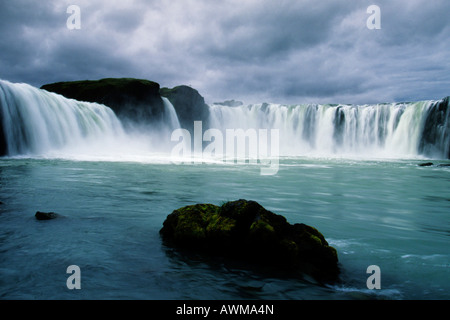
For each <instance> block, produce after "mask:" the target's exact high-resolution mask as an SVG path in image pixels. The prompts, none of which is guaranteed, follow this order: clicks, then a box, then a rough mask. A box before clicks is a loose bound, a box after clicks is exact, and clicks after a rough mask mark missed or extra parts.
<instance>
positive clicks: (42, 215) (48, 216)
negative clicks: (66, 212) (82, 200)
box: [34, 211, 60, 220]
mask: <svg viewBox="0 0 450 320" xmlns="http://www.w3.org/2000/svg"><path fill="white" fill-rule="evenodd" d="M34 216H35V217H36V219H37V220H52V219H56V218H58V217H60V215H59V214H57V213H55V212H42V211H37V212H36V214H35V215H34Z"/></svg>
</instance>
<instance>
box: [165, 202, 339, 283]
mask: <svg viewBox="0 0 450 320" xmlns="http://www.w3.org/2000/svg"><path fill="white" fill-rule="evenodd" d="M160 234H161V237H162V238H163V240H164V241H165V243H166V244H167V245H169V246H173V247H179V248H186V249H191V250H196V251H201V252H204V253H207V254H211V255H215V256H223V257H230V258H238V259H241V260H245V261H251V262H256V263H257V264H258V265H265V266H272V267H275V268H277V270H286V271H288V272H293V273H295V274H298V273H300V274H302V275H304V274H308V275H310V276H312V277H313V278H315V279H316V280H317V281H318V282H322V283H323V282H335V281H337V280H338V276H339V267H338V256H337V252H336V250H335V249H334V248H333V247H331V246H329V245H328V243H327V241H326V240H325V238H324V236H323V235H322V234H321V233H320V232H319V231H318V230H316V229H315V228H313V227H310V226H307V225H305V224H298V223H297V224H294V225H291V224H290V223H288V222H287V221H286V218H285V217H283V216H281V215H278V214H275V213H272V212H270V211H268V210H266V209H265V208H263V207H262V206H261V205H260V204H258V203H257V202H255V201H247V200H237V201H232V202H227V203H225V204H223V205H222V206H220V207H219V206H216V205H213V204H196V205H190V206H186V207H183V208H180V209H177V210H175V211H173V212H172V213H171V214H169V215H168V216H167V218H166V220H165V221H164V223H163V228H162V229H161V230H160Z"/></svg>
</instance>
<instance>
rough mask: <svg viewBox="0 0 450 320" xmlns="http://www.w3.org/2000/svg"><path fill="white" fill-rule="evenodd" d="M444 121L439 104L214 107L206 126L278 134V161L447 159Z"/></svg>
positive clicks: (449, 135)
mask: <svg viewBox="0 0 450 320" xmlns="http://www.w3.org/2000/svg"><path fill="white" fill-rule="evenodd" d="M436 106H439V108H437V107H436ZM437 112H438V115H436V113H437ZM449 119H450V111H449V106H448V99H444V100H441V101H437V102H436V101H421V102H415V103H392V104H377V105H316V104H308V105H279V104H267V103H263V104H252V105H247V106H236V107H229V106H223V105H220V104H213V105H210V120H209V122H210V124H211V127H213V128H218V129H220V130H222V131H224V130H226V129H228V128H242V129H249V128H255V129H260V128H265V129H274V128H275V129H278V130H279V132H280V154H281V155H282V156H305V155H306V156H357V157H382V158H409V157H418V156H425V157H435V158H449V157H450V154H449V152H450V120H449ZM430 131H432V134H430Z"/></svg>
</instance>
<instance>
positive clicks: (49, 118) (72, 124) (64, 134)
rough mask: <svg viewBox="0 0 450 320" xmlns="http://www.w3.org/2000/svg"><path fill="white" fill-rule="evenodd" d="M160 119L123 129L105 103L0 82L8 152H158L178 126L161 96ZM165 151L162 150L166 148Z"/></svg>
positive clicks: (127, 155)
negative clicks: (154, 127) (153, 127)
mask: <svg viewBox="0 0 450 320" xmlns="http://www.w3.org/2000/svg"><path fill="white" fill-rule="evenodd" d="M163 102H164V106H165V114H164V122H165V123H163V124H161V126H159V127H158V130H159V131H166V132H164V133H161V132H159V133H158V132H156V133H155V132H154V131H156V130H151V128H150V129H149V128H146V129H142V128H138V130H135V131H133V132H132V133H131V132H126V131H125V129H124V127H123V126H122V123H121V121H120V120H119V119H118V118H117V117H116V115H115V114H114V112H113V111H112V110H111V109H110V108H109V107H107V106H105V105H101V104H97V103H89V102H81V101H77V100H73V99H67V98H65V97H63V96H61V95H58V94H55V93H51V92H47V91H45V90H40V89H37V88H34V87H32V86H30V85H27V84H13V83H10V82H8V81H0V133H1V134H0V140H2V141H0V145H2V148H1V149H3V150H1V151H2V154H5V155H8V156H18V155H32V156H36V155H38V156H61V157H65V156H69V157H72V156H73V155H77V156H80V155H81V156H83V157H84V158H89V156H92V155H95V156H104V157H109V158H112V160H120V159H125V160H132V157H133V156H138V157H139V156H142V155H148V154H149V153H152V152H154V151H161V150H162V149H164V148H163V146H164V145H166V146H167V142H170V139H169V138H170V132H171V131H172V130H174V129H175V128H178V127H179V122H178V118H177V116H176V112H175V109H174V107H173V106H172V104H171V103H170V102H169V101H168V100H167V99H165V98H164V99H163ZM166 151H167V150H166Z"/></svg>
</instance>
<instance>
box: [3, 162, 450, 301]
mask: <svg viewBox="0 0 450 320" xmlns="http://www.w3.org/2000/svg"><path fill="white" fill-rule="evenodd" d="M420 162H423V160H422V161H420V160H392V161H386V160H380V161H377V160H351V159H317V158H287V159H281V160H280V168H279V171H278V173H277V174H276V175H274V176H261V175H260V174H259V173H260V168H259V167H258V166H257V165H226V164H186V165H180V164H171V163H166V164H164V163H162V164H161V163H160V164H152V163H138V162H94V161H71V160H55V159H24V158H22V159H21V158H16V159H2V160H0V184H1V185H0V186H1V193H0V201H1V202H2V204H1V205H0V297H1V298H2V299H288V300H302V299H449V298H450V284H449V280H450V268H449V266H450V249H449V236H450V192H449V190H450V167H437V166H434V167H419V166H418V163H420ZM440 163H442V161H441V162H440ZM447 163H448V161H447ZM241 198H242V199H248V200H255V201H258V202H259V203H260V204H261V205H263V206H264V207H265V208H267V209H269V210H271V211H273V212H275V213H278V214H282V215H284V216H285V217H286V218H287V220H288V221H289V222H290V223H306V224H309V225H312V226H315V227H316V228H317V229H318V230H319V231H321V232H322V233H323V234H324V236H325V238H326V239H327V240H328V242H329V243H330V244H331V245H332V246H334V247H335V248H336V249H337V251H338V256H339V260H340V265H341V270H342V284H339V285H334V286H325V287H323V286H319V285H317V284H315V283H313V282H311V281H308V279H305V280H294V279H283V278H275V277H266V276H263V275H261V274H259V273H258V272H256V271H255V270H252V269H248V268H241V267H239V266H232V265H228V264H226V263H223V261H220V260H206V259H203V258H201V257H196V258H191V259H189V258H186V257H184V256H182V255H180V254H178V253H177V252H176V251H174V250H172V249H170V248H166V247H165V246H164V245H163V244H162V242H161V239H160V237H159V233H158V232H159V230H160V228H161V227H162V223H163V221H164V219H165V218H166V216H167V215H168V214H170V213H171V212H172V211H173V210H174V209H177V208H179V207H182V206H185V205H189V204H194V203H213V204H217V205H220V204H222V203H223V202H225V201H229V200H237V199H241ZM38 210H39V211H54V212H57V213H59V214H60V215H62V216H63V217H61V218H59V219H55V220H51V221H37V220H36V219H35V217H34V214H35V212H36V211H38ZM69 265H78V266H79V267H80V270H81V278H80V279H81V289H80V290H69V289H68V288H67V286H66V280H67V278H68V277H69V276H70V275H69V274H67V273H66V269H67V267H68V266H69ZM369 265H378V266H379V267H380V270H381V289H379V290H369V289H368V288H367V286H366V280H367V278H368V277H369V276H370V275H369V274H367V273H366V269H367V267H368V266H369Z"/></svg>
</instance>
